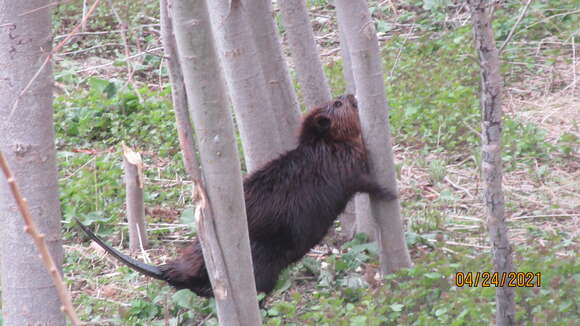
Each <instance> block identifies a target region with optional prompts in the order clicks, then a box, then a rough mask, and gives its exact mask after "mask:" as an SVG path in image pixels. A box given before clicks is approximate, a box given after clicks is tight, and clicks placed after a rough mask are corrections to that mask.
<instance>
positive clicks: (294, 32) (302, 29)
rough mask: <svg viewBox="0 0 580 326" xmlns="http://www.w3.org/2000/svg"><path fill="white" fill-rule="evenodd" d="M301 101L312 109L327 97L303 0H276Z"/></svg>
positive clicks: (326, 100) (328, 90)
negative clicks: (296, 76) (300, 92)
mask: <svg viewBox="0 0 580 326" xmlns="http://www.w3.org/2000/svg"><path fill="white" fill-rule="evenodd" d="M278 6H279V7H280V12H281V13H282V20H283V22H284V27H285V28H286V34H287V35H288V44H289V46H290V52H291V53H292V59H293V61H294V66H295V67H296V73H297V75H298V83H299V84H300V90H301V91H302V95H303V96H304V103H305V104H306V106H307V107H308V108H309V109H311V108H313V107H315V106H317V105H320V104H322V103H326V102H328V101H330V98H331V96H332V95H331V94H330V89H329V87H328V83H327V82H326V79H325V78H324V72H323V71H322V64H321V63H320V57H319V56H318V51H317V49H316V42H315V41H314V35H313V33H312V27H311V26H310V19H309V18H308V10H307V9H306V1H305V0H284V1H278Z"/></svg>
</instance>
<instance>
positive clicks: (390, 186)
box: [335, 0, 411, 273]
mask: <svg viewBox="0 0 580 326" xmlns="http://www.w3.org/2000/svg"><path fill="white" fill-rule="evenodd" d="M335 4H336V10H337V14H338V21H339V23H340V24H342V26H343V27H344V33H345V36H346V41H347V44H348V49H349V53H350V58H351V61H352V71H353V76H354V80H355V84H356V88H357V97H358V101H359V114H360V117H361V125H362V131H363V138H364V140H365V144H366V146H367V150H368V155H369V164H370V171H371V175H372V176H373V178H374V179H375V180H377V181H379V182H380V183H381V184H383V185H384V187H385V188H386V189H387V190H389V191H390V192H392V193H398V191H397V179H396V177H395V164H394V159H393V149H392V144H391V137H390V130H389V123H388V107H387V101H386V97H385V84H384V80H383V69H382V61H381V57H380V52H379V43H378V40H377V35H376V31H375V28H374V24H373V22H372V20H371V17H370V13H369V9H368V6H367V3H366V1H364V0H336V1H335ZM371 209H372V212H373V215H374V217H375V219H376V222H377V226H378V227H377V231H378V232H377V240H378V243H379V251H380V260H381V272H382V273H390V272H393V271H396V270H398V269H400V268H405V267H409V266H411V258H410V256H409V251H408V249H407V245H406V243H405V236H404V231H403V221H402V219H401V212H400V207H399V201H398V200H391V201H385V200H381V199H379V198H375V197H373V196H371Z"/></svg>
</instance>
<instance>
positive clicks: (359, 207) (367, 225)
mask: <svg viewBox="0 0 580 326" xmlns="http://www.w3.org/2000/svg"><path fill="white" fill-rule="evenodd" d="M337 25H338V35H339V38H340V54H341V55H342V76H343V78H344V82H345V83H346V93H349V94H356V85H355V82H354V76H353V74H352V62H351V60H350V52H349V49H348V42H347V40H346V35H344V33H345V32H344V26H342V22H337ZM349 205H354V214H355V216H356V223H354V222H352V225H354V227H355V230H354V231H353V232H352V233H353V234H354V233H364V234H366V235H367V237H368V238H369V240H376V239H375V230H376V229H377V227H376V223H375V220H374V218H373V215H372V214H371V204H370V199H369V195H367V194H358V195H356V196H355V197H354V202H350V203H349ZM346 218H348V217H346Z"/></svg>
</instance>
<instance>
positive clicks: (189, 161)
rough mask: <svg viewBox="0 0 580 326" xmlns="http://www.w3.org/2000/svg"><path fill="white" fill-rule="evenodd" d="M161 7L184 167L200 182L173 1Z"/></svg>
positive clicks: (163, 0) (163, 38)
mask: <svg viewBox="0 0 580 326" xmlns="http://www.w3.org/2000/svg"><path fill="white" fill-rule="evenodd" d="M159 7H160V10H159V11H160V13H159V17H160V21H161V41H162V43H163V50H164V51H165V56H166V59H167V70H168V72H169V82H170V84H171V100H172V103H173V111H174V112H175V125H176V127H177V137H178V138H179V147H180V148H181V154H182V155H183V165H184V166H185V170H186V171H187V174H188V175H189V177H190V178H191V179H193V180H199V179H200V176H201V172H200V171H199V163H198V162H197V159H196V157H195V152H196V145H195V141H194V140H193V134H194V130H193V126H192V125H191V117H190V116H189V111H188V110H187V93H186V91H185V83H184V81H183V72H182V70H181V65H180V64H179V54H178V52H177V44H176V41H175V34H174V32H173V22H172V20H171V14H170V12H171V9H172V7H173V1H171V0H161V1H160V2H159Z"/></svg>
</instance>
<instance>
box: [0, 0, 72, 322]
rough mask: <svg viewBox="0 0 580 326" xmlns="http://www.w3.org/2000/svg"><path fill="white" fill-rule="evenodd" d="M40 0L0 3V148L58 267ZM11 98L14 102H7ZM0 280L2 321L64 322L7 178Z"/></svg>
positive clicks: (0, 217) (46, 26) (0, 199)
mask: <svg viewBox="0 0 580 326" xmlns="http://www.w3.org/2000/svg"><path fill="white" fill-rule="evenodd" d="M47 3H48V2H47V1H43V0H30V1H8V0H0V26H1V27H0V101H1V104H0V150H1V151H2V152H4V154H5V155H6V159H7V161H8V164H9V165H10V167H11V169H12V172H13V174H14V177H15V179H16V182H18V185H19V186H20V188H21V191H22V194H23V196H24V197H25V198H26V199H27V200H28V205H29V207H30V212H31V214H32V218H33V220H34V223H35V224H36V226H37V227H38V229H39V230H40V232H41V233H43V234H44V235H45V240H46V243H47V245H48V247H49V250H50V253H51V255H52V257H53V259H54V261H55V263H56V265H57V266H58V267H59V269H60V266H61V265H62V259H63V251H62V241H61V235H60V207H59V202H58V183H57V168H56V151H55V146H54V127H53V109H52V86H53V79H52V67H51V64H50V63H49V64H47V65H45V66H44V69H42V71H40V73H39V74H38V76H37V78H36V79H35V80H34V82H33V83H32V84H31V86H30V87H29V88H28V91H27V92H25V93H24V94H23V95H22V96H20V94H21V92H22V91H23V90H24V89H25V87H26V85H27V84H28V83H29V82H30V80H32V78H33V76H34V75H35V74H36V73H37V72H38V71H39V69H40V67H41V66H42V64H43V62H44V61H45V59H46V57H47V55H48V54H49V53H50V51H51V49H52V37H51V23H50V12H49V10H48V9H41V10H36V11H34V12H32V13H27V14H24V13H26V12H29V11H31V10H33V9H37V8H40V7H42V6H45V5H46V4H47ZM17 100H18V105H16V106H15V107H13V105H14V104H15V103H16V101H17ZM0 179H2V180H0V221H1V222H2V227H0V277H1V279H2V282H1V283H2V314H3V318H4V325H5V326H22V325H40V324H42V325H65V320H64V315H63V313H62V312H61V310H60V306H61V303H60V301H59V299H58V294H57V291H56V288H55V286H54V285H53V282H52V280H51V278H50V276H49V273H48V271H47V270H46V268H45V267H44V266H43V264H42V262H41V260H40V258H39V254H38V251H37V249H36V247H35V246H34V244H33V240H32V238H31V237H30V236H29V235H28V234H26V233H25V232H24V222H23V220H22V217H21V216H20V213H19V212H18V210H17V208H16V203H15V201H14V198H13V197H12V195H11V193H10V191H9V189H8V187H7V183H6V181H5V180H3V178H0Z"/></svg>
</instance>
